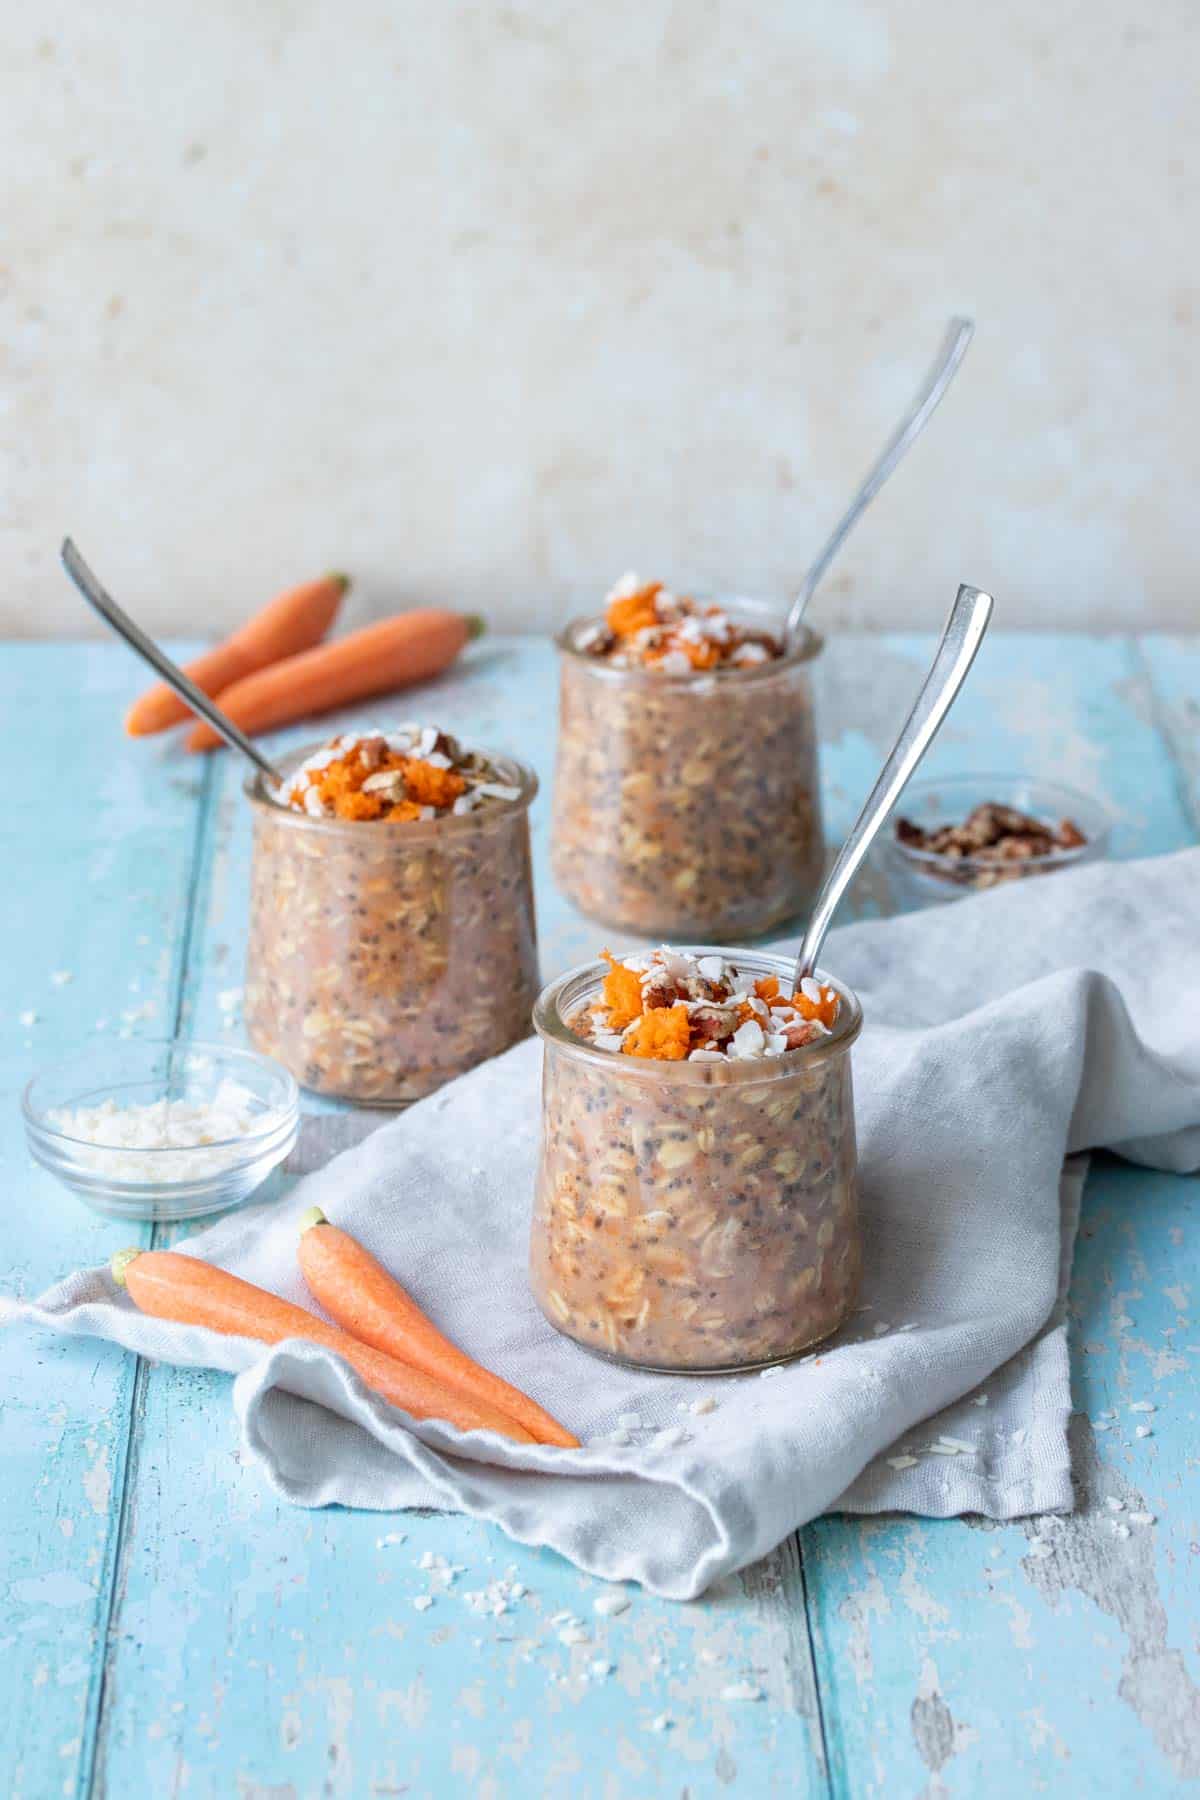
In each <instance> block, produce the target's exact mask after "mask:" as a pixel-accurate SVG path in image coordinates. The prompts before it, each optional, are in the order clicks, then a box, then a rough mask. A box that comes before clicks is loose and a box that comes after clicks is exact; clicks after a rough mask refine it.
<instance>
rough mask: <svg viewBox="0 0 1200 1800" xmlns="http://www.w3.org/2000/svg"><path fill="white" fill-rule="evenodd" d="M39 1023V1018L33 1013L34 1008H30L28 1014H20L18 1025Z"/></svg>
mask: <svg viewBox="0 0 1200 1800" xmlns="http://www.w3.org/2000/svg"><path fill="white" fill-rule="evenodd" d="M37 1022H38V1016H37V1014H36V1013H35V1012H34V1011H33V1009H32V1007H30V1008H29V1010H28V1011H27V1012H23V1013H20V1014H18V1017H17V1023H18V1024H19V1025H36V1024H37Z"/></svg>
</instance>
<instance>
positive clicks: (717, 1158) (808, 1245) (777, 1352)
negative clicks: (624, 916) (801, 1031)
mask: <svg viewBox="0 0 1200 1800" xmlns="http://www.w3.org/2000/svg"><path fill="white" fill-rule="evenodd" d="M685 953H686V954H688V955H693V956H697V957H698V956H705V955H718V956H722V957H727V958H729V959H730V960H731V961H733V962H735V963H736V964H737V966H738V968H739V969H740V970H743V971H746V972H748V973H750V974H752V975H753V976H755V977H759V976H769V975H775V976H778V977H779V978H780V980H781V982H783V981H786V982H787V984H788V989H789V991H790V983H791V976H792V973H793V965H792V963H791V962H789V961H787V960H784V959H781V958H779V957H774V956H767V955H761V954H756V953H751V952H745V951H736V952H731V951H727V950H712V949H688V950H687V951H686V952H685ZM606 972H607V971H606V968H605V965H604V964H602V963H592V964H589V965H587V966H586V967H585V968H581V969H576V970H574V971H572V972H571V973H570V974H569V975H565V976H563V977H562V978H561V979H560V980H559V981H556V982H554V983H552V984H551V985H550V986H549V987H548V988H546V989H545V991H544V992H543V993H542V995H541V996H540V998H539V1000H538V1003H537V1006H536V1008H535V1011H534V1024H535V1026H536V1027H537V1030H538V1032H539V1034H540V1035H541V1037H542V1039H543V1040H544V1047H545V1060H544V1065H543V1077H542V1143H541V1154H540V1159H539V1166H538V1176H537V1191H536V1195H535V1201H534V1214H533V1226H532V1234H531V1246H530V1279H531V1284H532V1288H533V1293H534V1296H535V1298H536V1299H537V1301H538V1304H539V1305H540V1306H541V1308H542V1310H543V1312H544V1313H545V1314H546V1317H547V1318H548V1319H549V1320H550V1322H551V1323H552V1324H553V1325H555V1326H556V1327H557V1329H558V1330H559V1331H561V1332H563V1333H564V1334H565V1335H566V1336H567V1337H570V1338H573V1339H574V1340H575V1341H576V1342H577V1343H580V1344H582V1345H584V1346H585V1347H586V1348H588V1349H591V1350H597V1351H599V1352H601V1353H602V1354H604V1355H607V1356H610V1357H613V1358H615V1359H616V1360H618V1361H620V1362H624V1363H629V1364H633V1365H635V1366H637V1367H641V1368H647V1369H657V1370H662V1371H672V1372H700V1371H709V1372H717V1371H722V1370H725V1371H728V1370H735V1369H746V1368H756V1367H760V1366H762V1365H764V1364H767V1363H771V1362H778V1361H782V1360H783V1359H785V1358H787V1357H791V1356H795V1355H797V1354H798V1353H799V1352H800V1351H802V1350H805V1349H807V1348H808V1347H809V1346H810V1345H812V1344H815V1343H819V1342H820V1341H821V1340H822V1339H823V1338H826V1337H828V1336H829V1335H830V1333H831V1332H833V1331H836V1330H837V1328H838V1326H839V1325H840V1324H841V1323H842V1321H843V1320H844V1319H845V1318H846V1316H847V1314H848V1313H849V1311H850V1309H851V1308H852V1307H853V1305H854V1302H855V1296H856V1294H857V1289H858V1280H859V1272H860V1267H861V1251H862V1247H861V1234H860V1226H859V1214H858V1199H857V1161H856V1152H855V1138H854V1108H853V1096H852V1091H851V1078H850V1054H849V1052H850V1046H851V1044H852V1043H853V1042H854V1040H855V1038H856V1037H857V1036H858V1032H859V1030H860V1028H861V1024H862V1014H861V1011H860V1009H859V1005H858V1002H857V1000H856V999H855V997H854V995H853V994H852V993H851V992H850V991H849V989H847V988H845V987H843V986H842V985H841V984H840V983H838V982H836V981H834V980H832V978H831V977H830V976H828V975H825V974H820V975H819V976H818V977H817V979H818V980H819V981H820V982H822V983H824V984H828V985H829V986H832V987H835V988H836V989H837V991H838V994H839V995H840V998H841V1007H840V1013H839V1018H838V1022H837V1024H836V1026H835V1027H834V1030H833V1032H832V1034H831V1035H829V1036H828V1037H825V1038H822V1039H820V1040H819V1041H818V1042H816V1043H813V1044H808V1045H805V1046H804V1047H803V1048H801V1049H798V1050H794V1051H790V1052H788V1053H787V1054H786V1055H783V1056H780V1057H776V1058H770V1059H762V1060H756V1061H725V1062H687V1061H684V1062H660V1061H652V1060H644V1059H641V1058H636V1057H629V1056H622V1055H618V1054H614V1053H612V1052H609V1051H604V1050H599V1049H597V1048H595V1047H594V1046H593V1045H591V1044H589V1043H587V1042H586V1041H584V1040H583V1039H581V1038H579V1037H577V1036H576V1035H575V1034H574V1032H572V1030H571V1029H570V1026H569V1024H568V1021H569V1020H570V1019H571V1018H572V1017H573V1016H574V1015H575V1014H576V1013H577V1012H578V1011H579V1010H580V1009H581V1008H583V1007H585V1006H586V1005H587V1004H588V1003H589V1002H590V1001H591V999H592V998H593V997H594V995H595V992H596V990H597V988H598V987H599V985H600V982H601V981H602V979H603V977H604V975H605V974H606Z"/></svg>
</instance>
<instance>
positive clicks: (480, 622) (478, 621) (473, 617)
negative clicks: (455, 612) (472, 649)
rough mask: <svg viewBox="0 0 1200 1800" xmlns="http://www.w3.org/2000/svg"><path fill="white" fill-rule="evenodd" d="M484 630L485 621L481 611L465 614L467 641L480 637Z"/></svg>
mask: <svg viewBox="0 0 1200 1800" xmlns="http://www.w3.org/2000/svg"><path fill="white" fill-rule="evenodd" d="M486 630H487V621H486V619H484V617H483V615H482V614H481V613H468V614H467V638H468V640H469V641H471V642H473V641H474V640H475V639H476V638H478V637H482V636H483V634H484V632H485V631H486Z"/></svg>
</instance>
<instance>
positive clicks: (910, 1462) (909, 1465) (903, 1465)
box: [887, 1456, 917, 1469]
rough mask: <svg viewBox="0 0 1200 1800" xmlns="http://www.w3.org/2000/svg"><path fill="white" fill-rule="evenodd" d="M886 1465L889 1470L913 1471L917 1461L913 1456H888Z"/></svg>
mask: <svg viewBox="0 0 1200 1800" xmlns="http://www.w3.org/2000/svg"><path fill="white" fill-rule="evenodd" d="M887 1465H888V1468H889V1469H915V1468H916V1466H917V1459H916V1457H915V1456H889V1457H888V1459H887Z"/></svg>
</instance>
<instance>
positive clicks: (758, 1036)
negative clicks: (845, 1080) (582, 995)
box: [568, 945, 841, 1062]
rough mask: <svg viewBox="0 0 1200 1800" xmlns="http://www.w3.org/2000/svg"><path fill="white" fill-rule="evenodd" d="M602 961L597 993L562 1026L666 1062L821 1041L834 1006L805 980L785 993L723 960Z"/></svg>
mask: <svg viewBox="0 0 1200 1800" xmlns="http://www.w3.org/2000/svg"><path fill="white" fill-rule="evenodd" d="M601 954H602V956H603V959H604V961H605V962H606V963H607V964H608V974H607V975H606V976H605V977H604V981H603V983H602V985H601V988H600V992H599V994H598V995H597V996H596V998H595V999H594V1000H593V1001H592V1003H591V1005H590V1006H586V1007H581V1008H580V1010H579V1011H578V1012H577V1013H576V1014H575V1015H574V1016H573V1017H572V1018H571V1019H570V1020H569V1021H568V1023H569V1024H570V1027H571V1029H572V1031H574V1032H575V1033H576V1035H577V1036H579V1037H581V1038H586V1039H587V1041H588V1042H589V1043H590V1044H594V1045H595V1046H596V1048H597V1049H600V1050H611V1051H613V1052H614V1053H615V1054H617V1055H619V1056H640V1057H649V1058H659V1059H661V1060H663V1061H667V1062H682V1061H683V1060H684V1059H685V1058H686V1059H687V1060H688V1061H689V1062H729V1061H735V1062H738V1061H741V1062H746V1061H752V1060H754V1059H756V1058H759V1057H764V1056H782V1055H784V1053H785V1052H786V1051H788V1050H799V1049H801V1048H802V1047H803V1046H804V1045H805V1044H811V1043H815V1042H816V1041H817V1039H819V1038H822V1037H828V1036H829V1034H830V1032H831V1031H832V1029H833V1027H834V1025H835V1024H836V1023H837V1017H838V1012H839V1010H840V1006H841V1001H840V999H839V996H838V991H837V989H836V988H833V987H823V986H821V985H820V984H818V983H817V982H815V981H813V980H811V979H806V980H804V981H802V982H801V984H800V986H799V988H797V989H796V991H795V992H794V993H792V994H785V993H783V992H782V991H781V989H780V985H779V977H778V976H777V975H766V976H762V977H760V978H759V979H757V980H755V978H754V977H753V976H752V975H749V974H746V975H742V974H741V973H739V971H738V969H737V967H736V965H735V964H734V963H732V962H728V961H726V959H725V957H723V956H719V955H712V956H692V955H689V954H688V952H687V951H684V950H672V949H670V948H669V947H667V946H666V945H664V946H663V948H662V949H661V950H652V951H650V952H649V953H648V954H647V955H645V956H627V957H626V958H625V959H624V961H622V962H617V961H615V960H614V958H613V957H611V956H610V955H609V953H608V951H607V950H605V951H603V952H602V953H601Z"/></svg>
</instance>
